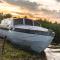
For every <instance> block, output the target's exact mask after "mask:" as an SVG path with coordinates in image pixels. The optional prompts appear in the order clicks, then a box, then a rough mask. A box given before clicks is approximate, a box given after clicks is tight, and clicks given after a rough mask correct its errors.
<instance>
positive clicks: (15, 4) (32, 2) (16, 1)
mask: <svg viewBox="0 0 60 60" xmlns="http://www.w3.org/2000/svg"><path fill="white" fill-rule="evenodd" d="M0 12H4V13H9V12H10V13H12V14H14V15H19V14H20V13H21V14H26V15H28V14H29V15H31V16H33V15H34V17H42V18H47V19H49V20H50V21H52V22H54V21H57V22H58V23H60V0H0Z"/></svg>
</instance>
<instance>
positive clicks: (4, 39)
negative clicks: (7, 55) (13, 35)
mask: <svg viewBox="0 0 60 60" xmlns="http://www.w3.org/2000/svg"><path fill="white" fill-rule="evenodd" d="M5 41H6V36H5V37H4V38H3V45H2V55H3V54H4V46H5Z"/></svg>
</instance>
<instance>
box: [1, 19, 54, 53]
mask: <svg viewBox="0 0 60 60" xmlns="http://www.w3.org/2000/svg"><path fill="white" fill-rule="evenodd" d="M54 35H55V34H54V32H53V31H51V30H49V29H46V28H43V27H41V26H40V27H39V26H35V22H34V21H33V20H31V19H24V18H20V19H12V18H8V19H4V20H2V21H1V24H0V37H4V36H6V38H7V39H8V40H10V41H11V42H12V43H14V44H17V45H21V46H25V47H28V48H30V49H32V50H33V51H36V52H41V51H43V50H44V49H45V48H47V47H48V45H49V44H50V43H51V42H52V40H53V38H54Z"/></svg>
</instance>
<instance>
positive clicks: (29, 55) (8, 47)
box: [0, 41, 46, 60]
mask: <svg viewBox="0 0 60 60" xmlns="http://www.w3.org/2000/svg"><path fill="white" fill-rule="evenodd" d="M43 57H44V59H43ZM41 59H42V60H46V55H45V53H44V52H43V53H40V54H37V53H34V52H32V51H25V50H23V49H20V48H15V47H14V45H12V44H11V43H10V42H7V41H6V42H5V45H4V54H3V55H1V56H0V60H41Z"/></svg>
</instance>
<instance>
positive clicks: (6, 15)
mask: <svg viewBox="0 0 60 60" xmlns="http://www.w3.org/2000/svg"><path fill="white" fill-rule="evenodd" d="M10 17H12V15H11V14H5V15H4V18H10Z"/></svg>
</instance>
